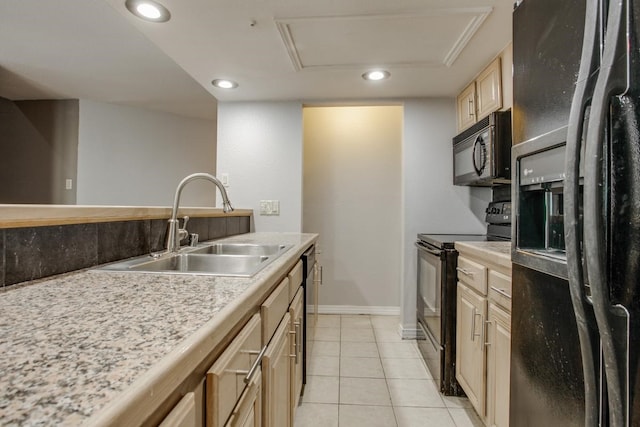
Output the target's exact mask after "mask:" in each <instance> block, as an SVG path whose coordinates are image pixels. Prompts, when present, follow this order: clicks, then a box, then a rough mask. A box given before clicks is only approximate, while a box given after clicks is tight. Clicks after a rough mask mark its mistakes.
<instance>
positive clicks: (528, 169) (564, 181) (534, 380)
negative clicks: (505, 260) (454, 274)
mask: <svg viewBox="0 0 640 427" xmlns="http://www.w3.org/2000/svg"><path fill="white" fill-rule="evenodd" d="M639 29H640V0H638V1H635V2H634V1H631V0H594V1H587V0H523V1H519V2H517V4H516V5H515V8H514V14H513V61H514V68H513V72H514V76H513V77H514V104H513V109H512V114H513V142H514V144H515V145H514V147H513V149H512V163H513V164H512V183H513V184H512V188H513V195H512V199H513V200H512V203H513V209H514V220H513V221H514V224H513V227H512V260H513V273H512V274H513V277H512V280H513V294H512V298H513V300H512V329H511V339H512V348H511V351H512V352H511V389H510V394H511V402H510V425H511V426H515V427H521V426H544V427H555V426H558V427H560V426H562V427H566V426H612V427H618V426H640V399H639V398H638V396H639V393H640V370H639V368H640V361H639V355H640V324H639V322H640V110H639V105H640V44H639V40H638V32H639V31H638V30H639Z"/></svg>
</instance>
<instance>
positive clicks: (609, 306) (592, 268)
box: [584, 0, 630, 426]
mask: <svg viewBox="0 0 640 427" xmlns="http://www.w3.org/2000/svg"><path fill="white" fill-rule="evenodd" d="M629 1H630V0H620V1H611V2H609V12H608V17H607V32H606V36H605V41H604V51H603V54H602V63H601V68H600V73H599V74H598V79H597V81H596V86H595V89H594V94H593V101H592V106H591V112H590V118H589V124H588V127H587V137H586V148H585V171H588V173H585V178H584V229H585V230H586V231H585V233H584V254H585V259H586V266H587V274H588V278H589V285H590V288H591V299H592V303H593V309H594V313H595V317H596V323H597V325H598V332H599V335H600V342H601V345H602V355H603V358H604V367H605V373H606V382H607V398H608V403H609V404H608V410H609V425H611V426H628V425H629V413H628V411H629V394H628V393H629V391H628V351H629V349H628V332H629V331H628V312H627V311H626V309H625V308H624V307H622V306H620V305H614V304H613V302H612V301H611V299H610V290H609V286H608V282H607V244H606V234H605V233H606V223H605V218H606V209H605V203H606V200H607V199H606V197H607V196H606V194H605V188H606V187H605V184H606V178H605V173H606V171H607V168H605V167H604V166H603V162H604V161H605V160H606V159H607V156H606V154H605V152H604V146H605V131H606V126H607V123H608V120H607V117H608V114H609V111H610V103H611V101H610V100H611V99H612V98H613V97H615V96H619V95H622V94H624V93H625V92H626V90H627V83H628V82H627V79H628V77H627V76H628V74H627V73H628V68H627V64H626V63H625V64H624V67H622V68H624V69H620V68H621V67H619V66H617V63H616V60H617V59H618V58H619V57H620V56H621V52H625V51H626V49H627V48H628V47H627V36H626V32H627V25H628V20H629V17H628V7H629V4H628V3H629Z"/></svg>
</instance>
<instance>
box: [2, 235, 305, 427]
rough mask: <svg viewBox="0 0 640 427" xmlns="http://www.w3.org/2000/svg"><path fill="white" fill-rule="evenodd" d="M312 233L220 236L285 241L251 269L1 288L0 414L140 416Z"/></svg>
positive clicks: (51, 421) (16, 417)
mask: <svg viewBox="0 0 640 427" xmlns="http://www.w3.org/2000/svg"><path fill="white" fill-rule="evenodd" d="M316 239H317V235H316V234H299V233H250V234H243V235H238V236H234V237H230V238H225V239H221V240H219V241H228V242H237V243H275V244H289V245H293V247H291V248H290V249H289V250H288V251H287V252H285V253H284V254H283V255H282V256H280V257H279V258H278V259H276V260H275V261H274V262H272V263H271V264H270V265H268V266H267V267H265V268H264V269H263V270H262V271H260V272H259V273H258V274H256V275H255V276H253V277H251V278H238V277H213V276H195V275H186V274H185V275H169V274H139V273H114V272H105V271H86V270H85V271H79V272H74V273H68V274H65V275H61V276H56V277H52V278H50V279H46V280H39V281H37V282H34V283H29V284H26V285H24V286H18V287H14V288H10V289H9V290H7V291H4V292H0V390H1V391H0V424H1V425H62V424H64V425H78V424H83V423H87V422H88V423H89V424H92V425H93V424H97V425H106V424H109V423H114V422H115V423H117V422H118V420H123V419H127V418H122V414H124V413H130V412H131V411H133V412H134V413H135V417H141V418H143V417H144V414H143V411H144V410H148V409H144V408H148V407H149V402H152V401H154V399H155V401H156V402H157V400H158V399H165V400H166V399H169V398H170V397H169V396H167V397H166V398H165V397H163V396H162V394H163V393H165V394H169V393H168V392H167V389H168V387H170V386H173V387H175V388H178V386H180V385H181V384H186V383H189V382H190V381H193V379H192V378H191V377H192V376H193V375H194V374H193V371H194V369H195V368H197V369H196V371H198V373H199V372H200V371H202V372H204V370H206V365H207V363H210V362H211V360H212V359H214V358H215V356H217V354H219V352H220V351H221V350H220V349H219V347H221V345H222V343H223V342H224V340H225V339H227V337H228V336H229V335H231V334H232V333H233V332H234V331H235V329H237V328H238V327H239V326H238V324H240V323H242V322H244V320H245V319H247V318H248V316H250V314H252V310H253V309H254V308H255V307H257V306H258V305H259V304H260V303H261V301H262V300H263V299H264V298H265V297H266V295H268V293H269V292H270V291H271V289H272V288H273V287H275V286H276V285H277V283H278V281H279V280H280V279H281V278H282V277H283V276H284V275H286V273H287V272H288V270H289V269H291V268H292V267H293V265H295V263H296V262H297V261H298V259H299V258H300V256H301V254H302V253H303V252H304V251H305V250H306V249H307V248H308V247H309V246H310V245H312V244H313V243H314V242H315V241H316ZM234 328H235V329H234ZM216 352H217V354H214V353H216ZM202 375H204V374H202ZM163 401H164V400H163ZM166 401H167V402H169V400H166ZM161 403H162V402H161ZM135 417H134V418H135ZM129 419H131V418H129Z"/></svg>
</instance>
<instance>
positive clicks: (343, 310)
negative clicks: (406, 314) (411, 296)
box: [318, 305, 400, 316]
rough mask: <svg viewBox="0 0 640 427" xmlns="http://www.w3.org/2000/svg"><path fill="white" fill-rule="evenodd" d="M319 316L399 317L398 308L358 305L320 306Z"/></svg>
mask: <svg viewBox="0 0 640 427" xmlns="http://www.w3.org/2000/svg"><path fill="white" fill-rule="evenodd" d="M318 313H319V314H371V315H376V316H399V315H400V307H389V306H373V307H372V306H359V305H320V306H318Z"/></svg>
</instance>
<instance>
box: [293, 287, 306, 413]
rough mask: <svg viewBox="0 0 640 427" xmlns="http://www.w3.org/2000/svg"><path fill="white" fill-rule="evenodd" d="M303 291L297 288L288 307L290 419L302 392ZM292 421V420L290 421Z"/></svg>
mask: <svg viewBox="0 0 640 427" xmlns="http://www.w3.org/2000/svg"><path fill="white" fill-rule="evenodd" d="M303 293H304V290H303V289H302V287H299V288H298V292H297V293H296V296H295V297H294V298H293V301H292V302H291V306H290V307H289V314H290V315H291V325H290V328H289V333H290V335H291V337H290V338H291V354H292V355H293V357H292V358H291V415H290V418H291V420H293V419H294V417H295V411H296V407H297V406H298V404H299V403H300V394H301V393H302V365H303V363H304V361H303V360H302V331H303V330H304V327H305V325H304V311H303V299H304V298H303V296H304V295H303ZM292 422H293V421H292Z"/></svg>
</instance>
